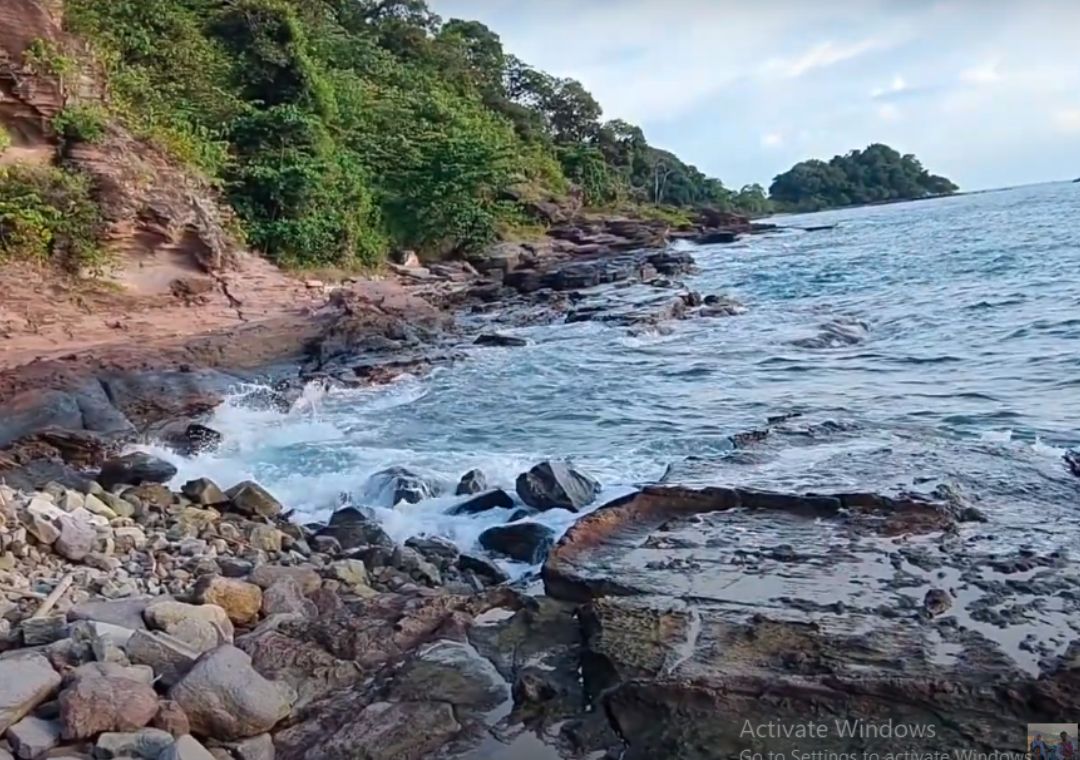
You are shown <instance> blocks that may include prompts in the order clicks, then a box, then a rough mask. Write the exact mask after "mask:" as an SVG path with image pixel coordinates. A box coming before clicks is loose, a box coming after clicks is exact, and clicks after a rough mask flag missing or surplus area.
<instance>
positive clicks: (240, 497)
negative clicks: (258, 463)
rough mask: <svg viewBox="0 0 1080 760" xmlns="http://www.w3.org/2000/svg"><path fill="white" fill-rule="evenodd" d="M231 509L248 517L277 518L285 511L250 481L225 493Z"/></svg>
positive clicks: (263, 489)
mask: <svg viewBox="0 0 1080 760" xmlns="http://www.w3.org/2000/svg"><path fill="white" fill-rule="evenodd" d="M225 495H226V496H228V497H229V500H230V501H231V502H232V505H233V508H235V510H236V511H237V512H239V513H240V514H242V515H248V516H249V517H277V516H278V515H280V514H281V513H282V512H284V511H285V509H284V507H282V506H281V502H280V501H278V500H277V499H275V498H274V497H273V495H271V493H270V492H269V491H267V490H266V489H265V488H263V487H262V486H260V485H259V484H258V483H256V482H254V481H252V480H245V481H243V482H242V483H237V484H236V485H235V486H233V487H232V488H230V489H229V490H228V491H226V492H225Z"/></svg>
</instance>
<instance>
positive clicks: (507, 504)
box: [446, 488, 514, 515]
mask: <svg viewBox="0 0 1080 760" xmlns="http://www.w3.org/2000/svg"><path fill="white" fill-rule="evenodd" d="M513 507H514V500H513V499H512V498H511V497H510V494H508V493H507V492H506V491H504V490H502V489H501V488H496V489H493V490H491V491H487V492H485V493H481V494H477V495H476V496H472V497H470V498H468V499H466V500H465V501H463V502H461V503H460V504H455V505H454V506H453V507H451V508H450V509H448V510H447V512H446V514H448V515H475V514H476V513H478V512H486V511H487V510H489V509H513Z"/></svg>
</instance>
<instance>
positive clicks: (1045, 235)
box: [172, 184, 1080, 550]
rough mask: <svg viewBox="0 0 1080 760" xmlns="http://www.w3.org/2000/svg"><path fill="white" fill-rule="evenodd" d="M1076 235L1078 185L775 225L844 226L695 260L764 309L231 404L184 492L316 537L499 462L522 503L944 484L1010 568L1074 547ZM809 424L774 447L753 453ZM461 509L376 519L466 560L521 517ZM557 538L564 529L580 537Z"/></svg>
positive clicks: (567, 328)
mask: <svg viewBox="0 0 1080 760" xmlns="http://www.w3.org/2000/svg"><path fill="white" fill-rule="evenodd" d="M1077 219H1080V185H1075V184H1051V185H1041V186H1031V187H1024V188H1018V189H1012V190H1005V191H998V192H991V193H983V194H977V195H968V196H959V197H953V198H943V199H935V200H928V201H921V202H914V203H905V204H896V205H888V206H877V207H870V208H859V209H850V210H843V211H834V212H825V213H819V214H814V215H805V216H786V217H782V218H777V219H776V220H774V221H776V222H777V223H779V224H781V225H784V226H786V227H790V228H798V227H805V226H811V225H815V226H816V225H830V224H835V225H836V227H835V229H832V230H824V231H817V232H805V231H802V230H799V229H787V230H784V231H781V232H780V233H778V234H774V235H763V236H754V237H749V238H746V239H744V240H741V241H739V242H738V243H736V244H732V245H726V246H705V247H694V248H693V253H694V256H695V258H696V259H697V261H698V265H699V268H700V272H699V273H698V274H696V275H694V276H691V277H687V278H686V279H685V283H686V286H687V287H688V288H690V289H693V290H697V291H699V292H701V293H703V294H709V293H718V294H724V295H727V296H731V297H734V298H736V299H738V300H739V301H741V302H742V303H743V304H745V306H746V307H747V308H746V312H745V313H744V314H741V315H738V316H733V317H726V318H709V319H689V320H685V321H679V322H674V323H671V325H670V327H671V328H672V329H671V331H670V332H666V331H657V332H654V333H646V334H638V335H632V334H630V332H629V331H628V330H627V329H626V328H625V327H618V326H610V325H603V324H596V323H577V324H552V325H543V326H535V327H530V328H526V329H519V330H513V331H511V332H514V333H516V334H519V335H522V336H524V337H527V338H528V339H529V340H530V345H528V346H527V347H524V348H472V347H469V348H468V357H467V359H465V360H463V361H461V362H458V363H456V364H454V365H452V366H448V367H443V368H440V369H439V370H437V371H436V372H434V373H433V374H431V375H430V376H427V377H424V378H404V379H402V380H401V381H399V382H397V383H395V384H393V385H390V386H387V387H380V388H373V389H367V390H359V391H347V392H344V391H335V392H330V393H321V392H318V391H316V390H315V389H310V390H309V392H308V393H307V394H306V395H305V397H304V398H302V399H301V401H300V402H298V403H297V405H296V406H295V407H294V409H293V410H292V411H290V412H289V413H288V414H280V413H276V412H256V411H251V410H249V409H246V408H243V407H242V406H240V405H237V404H234V403H227V404H225V405H224V406H222V407H221V408H220V409H218V411H217V412H216V413H215V415H214V418H213V419H212V420H211V421H210V423H209V424H210V425H211V426H213V427H215V428H217V429H219V430H221V431H222V432H223V433H224V434H225V436H226V440H225V444H224V446H223V447H222V449H221V450H220V451H219V452H217V453H215V454H210V455H205V456H202V457H199V458H197V459H194V460H179V459H176V458H175V457H172V458H173V460H174V461H175V462H176V463H177V464H178V466H179V467H180V470H181V471H180V474H179V475H178V477H177V482H182V481H183V480H184V479H186V478H188V477H196V476H204V475H205V476H209V477H212V478H214V479H216V480H217V481H219V482H220V483H221V484H222V485H223V486H228V485H231V484H232V483H234V482H236V481H239V480H241V479H244V478H249V477H251V478H255V479H257V480H259V481H260V482H262V483H263V484H264V485H266V486H267V487H268V488H269V489H270V490H271V491H272V492H274V493H275V494H276V495H277V496H278V497H279V498H280V499H281V500H282V501H283V502H285V503H286V504H287V505H288V506H290V507H292V508H294V509H296V510H297V519H301V520H304V519H320V518H325V517H327V516H328V514H329V513H330V511H331V510H332V509H333V508H334V507H335V506H336V505H337V504H338V503H339V498H340V495H341V494H342V493H350V494H352V495H353V498H354V499H355V500H360V499H362V497H361V494H362V492H363V487H364V483H365V481H366V479H367V477H368V476H369V475H370V474H371V473H373V472H375V471H377V470H379V469H381V468H384V467H387V466H391V465H403V466H408V467H411V468H415V469H418V470H420V471H423V472H425V473H429V474H431V475H432V476H433V477H435V478H438V479H440V480H441V481H443V482H444V483H445V484H446V485H447V486H451V487H452V485H453V484H454V483H455V482H456V481H457V479H458V478H459V477H460V475H461V474H462V473H464V472H465V471H467V470H469V469H471V468H473V467H480V468H481V469H483V470H484V471H485V472H486V473H487V474H488V477H489V480H491V481H492V482H493V483H494V484H496V485H500V486H503V487H506V488H507V489H508V490H511V491H512V486H513V481H514V478H515V477H516V476H517V474H518V473H519V472H522V471H523V470H525V469H527V468H528V467H529V466H531V465H532V464H534V463H536V462H537V461H540V460H542V459H545V458H568V459H571V460H572V461H573V462H574V463H575V464H576V465H578V466H579V467H581V468H582V469H584V470H586V471H588V472H590V473H592V474H593V475H594V476H596V477H597V478H599V479H600V480H601V481H602V482H603V483H604V486H605V494H604V495H605V497H607V496H613V495H616V494H619V493H622V492H626V491H627V490H629V489H630V488H632V487H634V486H635V485H636V484H640V483H643V482H655V481H658V480H660V479H661V478H663V477H664V476H665V473H667V477H666V480H667V481H668V482H680V483H689V484H705V483H716V484H747V485H755V486H762V487H771V488H782V489H791V490H826V489H830V488H852V487H854V488H860V489H878V490H882V491H897V490H905V489H906V490H916V491H925V492H930V491H932V490H933V489H934V488H938V487H940V486H942V485H944V486H947V487H948V488H949V489H950V490H951V492H952V493H958V494H960V495H962V497H963V498H965V499H966V500H968V501H971V502H972V503H975V504H977V505H978V506H979V507H980V508H981V509H982V510H983V511H984V512H985V513H986V514H987V515H988V517H989V518H990V522H991V525H992V526H993V528H994V531H993V535H992V536H990V537H989V539H990V540H991V542H992V543H993V545H994V546H996V547H998V548H1000V549H1007V548H1009V547H1019V546H1027V547H1033V548H1035V549H1036V550H1050V549H1059V548H1063V547H1065V548H1068V547H1070V546H1076V543H1077V541H1078V540H1080V520H1078V519H1077V518H1078V517H1080V480H1077V479H1075V478H1073V477H1072V476H1071V475H1069V474H1068V472H1067V471H1066V469H1065V467H1064V465H1063V463H1062V461H1061V455H1062V453H1063V450H1064V448H1065V447H1068V446H1075V445H1078V444H1080V227H1077V225H1076V223H1075V221H1076V220H1077ZM632 287H633V288H635V289H639V290H640V291H641V292H642V293H644V292H647V291H648V290H649V289H648V286H645V285H634V286H632ZM620 292H623V293H625V292H627V291H625V290H622V291H620ZM473 319H480V318H478V317H475V318H473ZM478 326H480V325H479V323H478ZM788 414H797V415H798V416H794V417H791V418H790V419H788V420H786V421H784V422H782V423H778V424H777V425H776V426H774V427H775V429H774V431H773V432H772V433H771V434H770V435H769V436H768V437H767V438H766V439H765V440H764V441H762V442H761V443H760V444H758V445H755V446H752V447H749V448H745V449H734V448H733V447H732V444H731V442H730V440H729V436H731V435H732V434H735V433H738V432H741V431H745V430H749V429H761V428H764V427H765V425H766V420H767V419H768V418H770V417H775V416H779V415H788ZM453 503H454V499H453V498H449V497H444V498H440V499H434V500H430V501H427V502H422V503H421V504H418V505H402V506H398V507H397V508H396V509H391V508H380V509H377V510H376V512H377V514H378V516H379V518H380V519H381V520H382V521H383V523H384V525H385V527H386V528H387V529H388V530H389V532H390V533H391V534H392V535H393V536H394V537H395V538H398V539H404V538H407V537H409V536H410V535H414V534H419V533H429V534H430V533H435V534H441V535H445V536H448V537H450V538H452V539H454V540H455V541H456V542H458V543H459V544H460V545H461V546H462V547H463V548H471V547H472V546H473V545H474V543H475V541H476V537H477V536H478V535H479V533H480V532H481V531H482V530H483V529H484V528H486V527H488V526H490V525H492V524H498V523H501V522H505V520H506V519H507V517H508V514H509V513H508V511H506V510H494V511H492V512H490V513H487V514H485V515H481V516H476V517H450V516H448V515H446V514H445V511H446V510H447V509H448V508H449V506H450V505H452V504H453ZM541 519H542V520H543V521H544V522H546V523H548V524H550V525H552V526H553V527H555V528H557V529H559V530H562V529H565V528H566V527H567V526H569V525H570V524H571V523H572V522H573V520H574V519H576V518H575V516H574V515H572V514H570V513H567V512H563V511H554V512H549V513H546V514H545V515H544V516H543V517H542V518H541Z"/></svg>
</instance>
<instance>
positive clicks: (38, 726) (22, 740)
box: [7, 715, 60, 760]
mask: <svg viewBox="0 0 1080 760" xmlns="http://www.w3.org/2000/svg"><path fill="white" fill-rule="evenodd" d="M7 740H8V743H9V744H10V745H11V749H12V750H13V751H14V752H15V755H16V757H20V758H23V760H34V759H35V758H38V757H41V756H42V755H44V754H45V753H46V752H48V751H49V750H51V749H52V748H53V747H56V746H57V745H59V744H60V723H59V722H58V721H55V720H43V719H42V718H35V717H34V716H33V715H28V716H27V717H25V718H23V719H22V720H20V721H19V722H18V723H16V724H15V725H14V726H12V727H11V728H9V729H8V730H7Z"/></svg>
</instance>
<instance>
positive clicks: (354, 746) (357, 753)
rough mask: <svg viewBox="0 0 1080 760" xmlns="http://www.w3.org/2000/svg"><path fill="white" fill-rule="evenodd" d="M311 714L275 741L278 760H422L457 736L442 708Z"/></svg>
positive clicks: (447, 709) (395, 706) (394, 705)
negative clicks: (355, 759)
mask: <svg viewBox="0 0 1080 760" xmlns="http://www.w3.org/2000/svg"><path fill="white" fill-rule="evenodd" d="M328 717H329V720H328V719H326V718H322V716H320V715H318V714H317V713H316V714H315V716H314V717H313V718H311V719H309V721H308V722H306V723H301V724H299V725H297V726H293V727H291V728H288V729H286V730H284V731H282V732H281V733H279V734H277V735H276V736H275V739H276V746H277V750H278V756H279V757H280V758H282V760H301V758H306V757H319V758H323V757H325V758H337V757H340V758H346V757H360V758H364V760H424V759H425V758H430V757H435V755H436V753H437V751H438V750H439V749H440V748H441V747H442V746H443V745H444V744H445V743H446V742H448V741H449V740H450V739H451V738H453V737H454V736H455V735H456V734H457V733H458V732H459V731H460V730H461V725H460V724H459V723H458V722H457V720H456V719H455V717H454V709H453V707H451V706H450V705H449V704H447V703H446V702H374V703H372V704H369V705H367V706H365V707H363V709H362V710H360V711H359V712H356V713H352V712H350V713H344V712H341V711H330V715H329V716H328Z"/></svg>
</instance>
